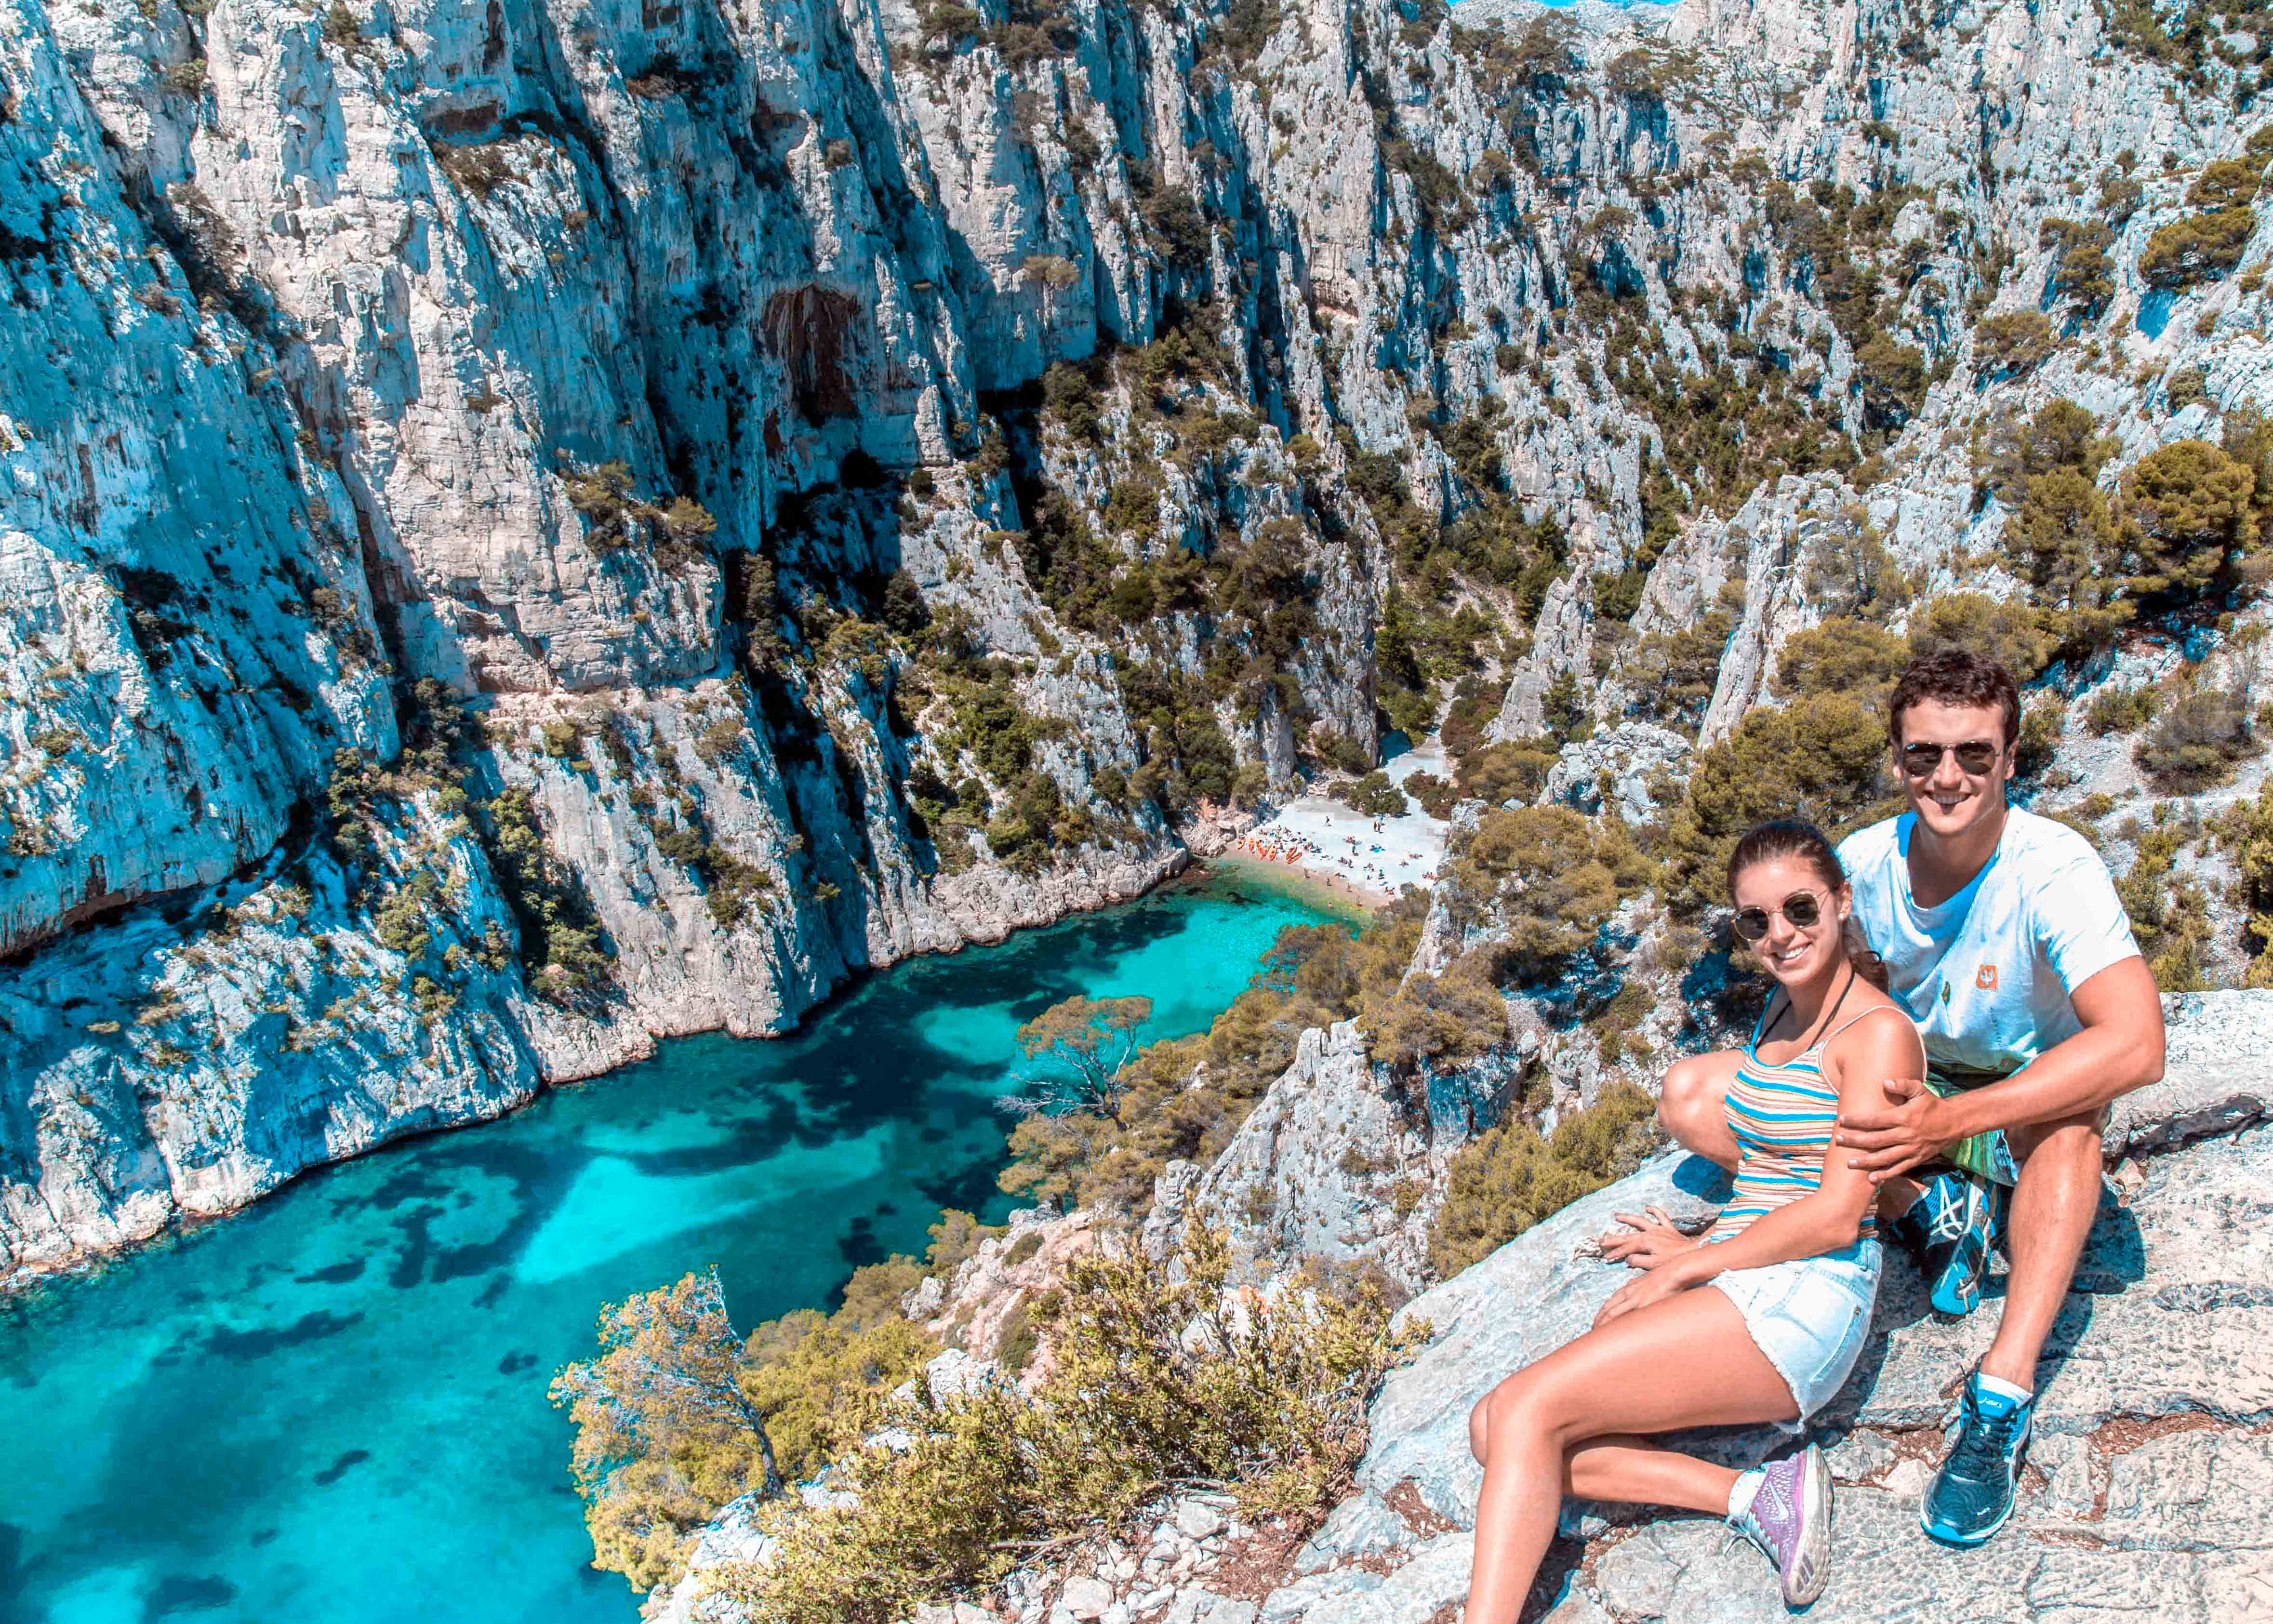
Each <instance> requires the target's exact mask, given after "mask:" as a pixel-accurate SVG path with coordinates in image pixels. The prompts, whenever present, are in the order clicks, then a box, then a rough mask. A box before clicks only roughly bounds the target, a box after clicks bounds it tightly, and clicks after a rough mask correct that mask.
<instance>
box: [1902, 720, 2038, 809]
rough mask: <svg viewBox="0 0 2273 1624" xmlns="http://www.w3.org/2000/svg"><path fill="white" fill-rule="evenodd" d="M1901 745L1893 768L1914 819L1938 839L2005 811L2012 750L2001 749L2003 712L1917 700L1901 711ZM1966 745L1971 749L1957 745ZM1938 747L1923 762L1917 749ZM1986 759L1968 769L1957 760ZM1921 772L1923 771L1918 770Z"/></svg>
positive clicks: (2003, 727) (2003, 736)
mask: <svg viewBox="0 0 2273 1624" xmlns="http://www.w3.org/2000/svg"><path fill="white" fill-rule="evenodd" d="M1901 726H1902V742H1901V743H1900V744H1899V745H1897V746H1896V747H1895V749H1894V770H1895V771H1897V772H1898V773H1900V774H1901V775H1902V787H1903V789H1904V790H1905V791H1907V792H1908V793H1909V798H1910V806H1911V808H1912V809H1913V810H1915V811H1916V812H1917V815H1918V821H1919V822H1920V823H1924V825H1925V826H1926V827H1927V828H1928V829H1930V830H1932V831H1933V832H1934V833H1935V834H1936V835H1937V836H1939V837H1940V838H1943V839H1954V838H1958V837H1960V836H1962V835H1963V834H1964V833H1965V832H1966V831H1968V830H1970V829H1972V828H1974V827H1975V826H1977V824H1979V823H1981V821H1982V820H1983V819H1984V818H1993V817H1995V816H1998V815H1999V814H2000V813H2001V812H2002V811H2003V810H2004V808H2005V781H2006V780H2007V778H2011V777H2012V776H2013V752H2012V751H2011V750H2009V749H2007V748H2006V746H2005V713H2004V711H2002V710H2001V709H1999V707H1998V706H1996V705H1950V704H1944V703H1941V701H1939V700H1938V699H1927V700H1921V701H1920V702H1919V703H1917V704H1914V705H1912V706H1910V707H1909V709H1908V710H1906V711H1903V712H1902V724H1901ZM1966 745H1971V746H1974V747H1976V748H1973V749H1971V750H1963V749H1962V748H1960V747H1962V746H1966ZM1924 746H1939V747H1943V748H1940V750H1939V759H1938V760H1933V761H1932V763H1931V764H1930V765H1929V764H1928V756H1927V752H1926V751H1925V750H1924V748H1921V747H1924ZM1983 746H1986V747H1987V748H1988V752H1989V759H1988V760H1987V762H1986V763H1985V764H1984V765H1983V766H1982V767H1981V768H1980V770H1978V771H1969V769H1968V767H1967V765H1966V763H1965V762H1964V761H1963V760H1962V759H1961V756H1980V755H1981V754H1982V751H1981V748H1980V747H1983ZM1922 767H1923V768H1924V769H1925V770H1924V771H1919V769H1920V768H1922Z"/></svg>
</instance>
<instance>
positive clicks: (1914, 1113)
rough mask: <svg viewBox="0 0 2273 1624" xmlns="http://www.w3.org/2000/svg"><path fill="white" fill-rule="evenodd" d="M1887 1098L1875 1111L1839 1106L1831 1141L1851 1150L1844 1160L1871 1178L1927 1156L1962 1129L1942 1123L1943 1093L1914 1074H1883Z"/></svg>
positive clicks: (1883, 1178)
mask: <svg viewBox="0 0 2273 1624" xmlns="http://www.w3.org/2000/svg"><path fill="white" fill-rule="evenodd" d="M1886 1089H1887V1104H1886V1107H1885V1109H1881V1110H1875V1111H1843V1110H1842V1112H1840V1113H1839V1131H1838V1132H1837V1133H1835V1134H1834V1136H1833V1138H1832V1143H1833V1144H1834V1146H1835V1147H1838V1148H1839V1149H1841V1150H1843V1151H1846V1152H1848V1153H1849V1154H1848V1157H1847V1165H1848V1166H1849V1167H1850V1168H1855V1169H1860V1170H1861V1171H1863V1172H1866V1173H1868V1174H1869V1175H1870V1176H1871V1182H1872V1184H1885V1183H1886V1182H1887V1180H1888V1179H1890V1178H1894V1177H1898V1176H1899V1175H1901V1174H1903V1173H1907V1172H1909V1170H1910V1169H1912V1168H1914V1167H1916V1166H1917V1165H1918V1164H1919V1163H1920V1162H1931V1161H1932V1160H1933V1159H1934V1158H1935V1157H1936V1156H1938V1155H1939V1154H1941V1153H1942V1152H1943V1151H1944V1150H1946V1149H1947V1148H1948V1147H1950V1146H1952V1145H1954V1144H1955V1143H1956V1142H1957V1141H1958V1140H1959V1139H1962V1138H1963V1137H1964V1136H1963V1135H1962V1134H1954V1133H1951V1132H1948V1131H1947V1127H1946V1126H1945V1125H1944V1124H1945V1122H1946V1116H1945V1108H1944V1102H1943V1101H1942V1099H1941V1096H1940V1095H1939V1094H1935V1093H1934V1092H1933V1091H1932V1089H1930V1088H1928V1087H1927V1086H1925V1084H1924V1082H1923V1081H1921V1080H1920V1079H1917V1078H1915V1077H1890V1078H1888V1079H1887V1083H1886Z"/></svg>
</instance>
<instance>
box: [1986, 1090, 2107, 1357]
mask: <svg viewBox="0 0 2273 1624" xmlns="http://www.w3.org/2000/svg"><path fill="white" fill-rule="evenodd" d="M2005 1139H2006V1142H2007V1144H2008V1145H2010V1146H2011V1147H2012V1151H2013V1158H2014V1161H2016V1162H2019V1163H2020V1170H2021V1177H2020V1183H2019V1184H2018V1185H2016V1186H2015V1188H2014V1191H2013V1206H2012V1211H2011V1214H2010V1216H2009V1217H2008V1219H2007V1222H2006V1233H2007V1244H2008V1245H2009V1246H2010V1248H2011V1252H2012V1259H2013V1268H2012V1273H2011V1274H2010V1276H2009V1277H2008V1278H2007V1282H2006V1285H2005V1309H2004V1312H2003V1314H2002V1316H2001V1317H2000V1318H1999V1320H1998V1322H1997V1339H1996V1341H1994V1342H1992V1343H1991V1344H1990V1345H1989V1351H1988V1352H1987V1353H1985V1354H1984V1355H1983V1356H1982V1358H1981V1372H1982V1374H1984V1376H1994V1377H1996V1378H1997V1379H1998V1380H2000V1381H2009V1382H2011V1383H2012V1384H2013V1385H2014V1387H2021V1388H2024V1389H2027V1390H2029V1391H2034V1390H2035V1387H2036V1385H2037V1357H2038V1356H2039V1355H2040V1354H2042V1353H2043V1351H2044V1338H2045V1337H2046V1336H2047V1335H2050V1334H2051V1332H2052V1319H2053V1318H2054V1316H2056V1315H2057V1314H2058V1313H2059V1310H2060V1304H2062V1303H2063V1302H2065V1301H2066V1300H2067V1289H2068V1287H2069V1285H2070V1284H2071V1283H2073V1282H2074V1279H2075V1266H2076V1264H2077V1262H2078V1260H2080V1259H2082V1256H2083V1243H2084V1239H2085V1237H2088V1236H2089V1234H2090V1233H2091V1220H2092V1216H2093V1214H2096V1213H2097V1211H2098V1210H2099V1173H2100V1139H2099V1118H2098V1114H2097V1112H2095V1113H2093V1114H2092V1115H2090V1116H2070V1117H2063V1118H2060V1119H2059V1120H2057V1121H2053V1122H2047V1123H2037V1124H2032V1125H2030V1126H2029V1127H2025V1128H2007V1130H2006V1131H2005Z"/></svg>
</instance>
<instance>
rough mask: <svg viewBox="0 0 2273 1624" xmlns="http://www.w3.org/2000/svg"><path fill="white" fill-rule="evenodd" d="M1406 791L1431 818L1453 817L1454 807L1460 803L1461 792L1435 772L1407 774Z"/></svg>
mask: <svg viewBox="0 0 2273 1624" xmlns="http://www.w3.org/2000/svg"><path fill="white" fill-rule="evenodd" d="M1405 790H1406V793H1407V794H1409V795H1411V796H1412V797H1413V799H1414V800H1415V801H1419V802H1420V803H1421V809H1422V811H1423V812H1426V813H1427V814H1428V815H1429V816H1430V817H1450V816H1452V808H1453V807H1455V806H1456V805H1458V804H1459V791H1458V790H1456V789H1454V788H1453V787H1452V785H1451V784H1449V783H1447V782H1446V781H1445V780H1444V779H1443V778H1438V777H1437V775H1436V774H1435V773H1433V772H1413V773H1407V775H1406V778H1405Z"/></svg>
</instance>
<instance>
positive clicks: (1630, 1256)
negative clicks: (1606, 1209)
mask: <svg viewBox="0 0 2273 1624" xmlns="http://www.w3.org/2000/svg"><path fill="white" fill-rule="evenodd" d="M1611 1215H1612V1216H1613V1217H1615V1218H1616V1219H1617V1221H1618V1222H1620V1223H1622V1224H1624V1225H1625V1226H1626V1228H1625V1230H1624V1231H1620V1230H1617V1229H1613V1230H1611V1231H1610V1232H1609V1234H1608V1235H1605V1236H1603V1237H1602V1239H1601V1240H1599V1241H1597V1242H1596V1243H1595V1244H1597V1245H1599V1246H1600V1247H1601V1248H1602V1256H1603V1257H1604V1258H1605V1259H1608V1260H1609V1261H1610V1262H1612V1263H1624V1264H1625V1265H1627V1266H1629V1267H1632V1268H1638V1269H1654V1268H1655V1267H1657V1266H1658V1265H1659V1264H1661V1263H1664V1262H1668V1261H1669V1260H1670V1259H1674V1258H1677V1257H1679V1256H1680V1255H1681V1254H1682V1253H1683V1252H1694V1251H1696V1250H1697V1245H1698V1242H1697V1237H1695V1236H1692V1235H1684V1234H1683V1233H1682V1232H1681V1231H1680V1230H1679V1229H1676V1228H1675V1227H1674V1222H1673V1220H1672V1219H1671V1218H1669V1217H1668V1216H1667V1215H1666V1212H1665V1209H1664V1208H1663V1207H1644V1208H1643V1209H1642V1210H1641V1212H1640V1213H1639V1214H1637V1213H1614V1214H1611Z"/></svg>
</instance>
